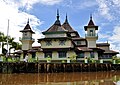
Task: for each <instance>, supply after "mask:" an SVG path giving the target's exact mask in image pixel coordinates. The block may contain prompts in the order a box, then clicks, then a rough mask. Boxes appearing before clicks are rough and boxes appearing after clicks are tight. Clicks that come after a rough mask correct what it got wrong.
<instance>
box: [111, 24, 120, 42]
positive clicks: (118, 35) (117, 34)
mask: <svg viewBox="0 0 120 85" xmlns="http://www.w3.org/2000/svg"><path fill="white" fill-rule="evenodd" d="M112 34H113V35H112V36H111V37H110V40H111V41H112V43H119V44H120V26H115V27H114V30H113V33H112Z"/></svg>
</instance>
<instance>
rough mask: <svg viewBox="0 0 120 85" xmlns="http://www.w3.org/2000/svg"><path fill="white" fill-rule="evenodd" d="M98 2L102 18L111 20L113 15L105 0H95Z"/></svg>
mask: <svg viewBox="0 0 120 85" xmlns="http://www.w3.org/2000/svg"><path fill="white" fill-rule="evenodd" d="M96 1H97V3H98V6H99V8H98V11H99V13H100V15H102V16H104V18H106V19H108V20H112V19H113V16H112V15H111V13H110V8H109V6H108V3H107V1H106V0H96Z"/></svg>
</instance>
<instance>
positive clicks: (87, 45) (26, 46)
mask: <svg viewBox="0 0 120 85" xmlns="http://www.w3.org/2000/svg"><path fill="white" fill-rule="evenodd" d="M98 29H99V28H98V26H96V25H95V24H94V22H93V19H92V16H90V20H89V22H88V24H87V25H86V26H84V30H85V33H86V34H85V37H84V38H83V37H81V36H80V35H79V33H78V32H77V31H76V30H74V29H73V27H71V25H70V24H69V22H68V18H67V15H66V19H65V21H64V23H63V24H61V22H60V19H59V12H58V11H57V19H56V21H55V22H54V24H53V25H51V27H49V28H48V29H47V30H46V31H43V32H42V34H43V35H44V36H45V37H44V38H40V39H38V43H40V46H35V47H32V44H33V43H34V41H35V40H34V39H33V38H32V34H35V32H34V31H33V30H32V29H31V27H30V25H29V21H28V22H27V25H26V26H25V28H24V29H23V30H21V31H20V32H21V33H22V38H21V39H20V41H21V42H22V53H20V56H21V59H24V58H25V56H26V55H28V60H29V59H30V58H35V59H38V60H39V61H41V62H47V61H46V59H47V58H49V60H50V62H62V61H63V60H64V61H65V62H69V61H67V60H76V61H78V62H81V61H83V60H85V59H88V58H89V59H93V60H100V59H102V60H104V61H109V60H110V59H112V57H113V56H115V55H116V54H118V52H116V51H113V50H110V44H109V43H108V42H106V43H97V42H96V41H97V40H98V36H99V35H98V33H97V30H98ZM18 53H19V52H18Z"/></svg>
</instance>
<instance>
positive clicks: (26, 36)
mask: <svg viewBox="0 0 120 85" xmlns="http://www.w3.org/2000/svg"><path fill="white" fill-rule="evenodd" d="M20 32H22V38H21V39H20V41H21V42H22V50H23V51H27V50H29V49H31V48H32V44H33V42H34V41H35V40H34V39H33V38H32V34H35V33H34V32H33V31H32V29H31V27H30V25H29V19H28V22H27V25H26V26H25V28H24V29H23V30H21V31H20Z"/></svg>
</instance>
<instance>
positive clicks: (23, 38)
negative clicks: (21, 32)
mask: <svg viewBox="0 0 120 85" xmlns="http://www.w3.org/2000/svg"><path fill="white" fill-rule="evenodd" d="M19 40H20V41H23V40H30V41H33V42H34V41H35V39H34V38H32V37H22V38H21V37H19Z"/></svg>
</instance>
